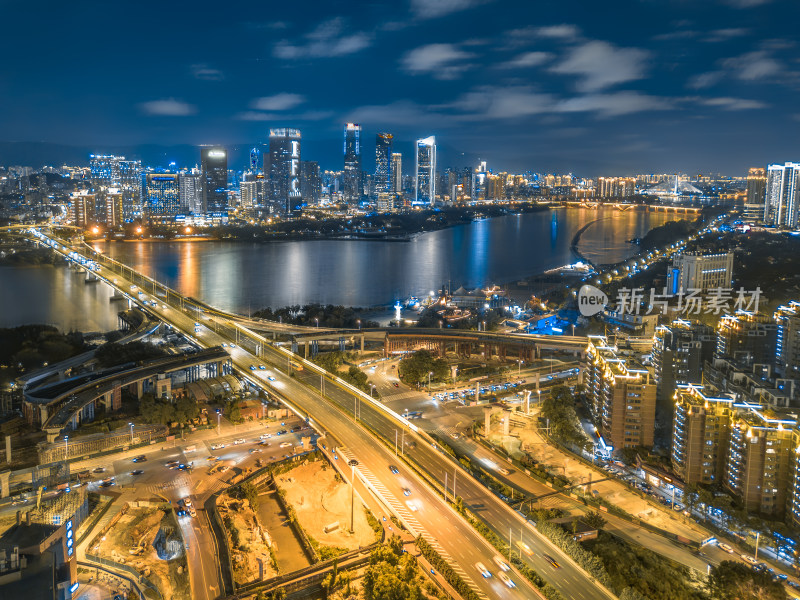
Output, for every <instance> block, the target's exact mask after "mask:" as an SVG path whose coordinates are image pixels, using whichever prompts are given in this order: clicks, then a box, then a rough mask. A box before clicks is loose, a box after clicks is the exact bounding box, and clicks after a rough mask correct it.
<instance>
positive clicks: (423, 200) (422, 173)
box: [414, 136, 436, 205]
mask: <svg viewBox="0 0 800 600" xmlns="http://www.w3.org/2000/svg"><path fill="white" fill-rule="evenodd" d="M416 155H417V168H416V175H417V181H416V183H415V186H414V188H415V190H416V193H415V195H414V201H415V202H416V203H417V204H430V205H433V203H434V201H435V200H436V138H435V137H434V136H430V137H426V138H424V139H421V140H417V152H416Z"/></svg>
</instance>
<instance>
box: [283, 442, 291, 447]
mask: <svg viewBox="0 0 800 600" xmlns="http://www.w3.org/2000/svg"><path fill="white" fill-rule="evenodd" d="M291 445H292V442H283V443H282V444H281V448H288V447H290V446H291Z"/></svg>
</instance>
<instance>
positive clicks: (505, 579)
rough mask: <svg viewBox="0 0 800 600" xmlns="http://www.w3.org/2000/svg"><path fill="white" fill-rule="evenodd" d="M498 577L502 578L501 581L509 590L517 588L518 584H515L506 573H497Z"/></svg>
mask: <svg viewBox="0 0 800 600" xmlns="http://www.w3.org/2000/svg"><path fill="white" fill-rule="evenodd" d="M497 576H498V577H499V578H500V581H502V582H503V583H504V584H505V585H506V587H508V588H515V587H517V584H516V583H514V580H513V579H511V577H509V576H508V575H506V574H505V573H503V571H498V572H497Z"/></svg>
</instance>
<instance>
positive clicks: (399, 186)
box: [390, 152, 403, 194]
mask: <svg viewBox="0 0 800 600" xmlns="http://www.w3.org/2000/svg"><path fill="white" fill-rule="evenodd" d="M391 182H392V184H391V186H392V189H391V190H390V191H391V192H392V193H394V194H402V193H403V155H402V154H400V153H399V152H392V167H391Z"/></svg>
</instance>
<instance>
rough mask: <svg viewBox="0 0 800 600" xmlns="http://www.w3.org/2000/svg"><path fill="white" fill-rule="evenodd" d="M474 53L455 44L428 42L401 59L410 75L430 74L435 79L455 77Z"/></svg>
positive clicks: (466, 65)
mask: <svg viewBox="0 0 800 600" xmlns="http://www.w3.org/2000/svg"><path fill="white" fill-rule="evenodd" d="M473 56H474V55H473V54H471V53H469V52H465V51H464V50H461V49H460V48H459V47H458V46H456V45H455V44H428V45H426V46H420V47H419V48H415V49H414V50H411V51H410V52H409V53H407V54H406V55H405V56H404V57H403V59H402V60H401V64H402V66H403V68H404V69H405V70H406V71H407V72H408V73H411V74H412V75H432V76H433V77H436V78H437V79H455V78H457V77H458V76H460V75H461V73H463V72H464V71H465V70H466V69H467V68H469V64H468V63H467V62H466V61H467V60H468V59H470V58H472V57H473Z"/></svg>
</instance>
